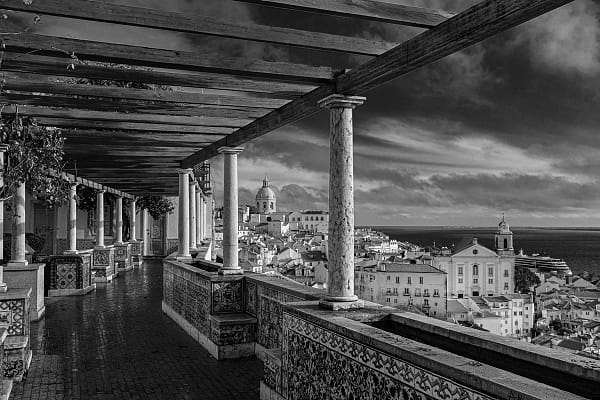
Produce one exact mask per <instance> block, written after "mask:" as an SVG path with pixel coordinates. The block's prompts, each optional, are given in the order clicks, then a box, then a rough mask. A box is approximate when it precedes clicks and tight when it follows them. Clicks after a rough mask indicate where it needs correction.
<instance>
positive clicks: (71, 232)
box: [65, 182, 77, 254]
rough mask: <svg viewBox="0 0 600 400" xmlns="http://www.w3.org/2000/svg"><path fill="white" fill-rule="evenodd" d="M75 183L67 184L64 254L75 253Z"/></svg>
mask: <svg viewBox="0 0 600 400" xmlns="http://www.w3.org/2000/svg"><path fill="white" fill-rule="evenodd" d="M76 199H77V183H76V182H71V185H70V186H69V220H68V221H67V222H68V223H67V229H68V231H67V237H68V242H69V248H68V249H67V250H66V251H65V254H76V253H77V200H76Z"/></svg>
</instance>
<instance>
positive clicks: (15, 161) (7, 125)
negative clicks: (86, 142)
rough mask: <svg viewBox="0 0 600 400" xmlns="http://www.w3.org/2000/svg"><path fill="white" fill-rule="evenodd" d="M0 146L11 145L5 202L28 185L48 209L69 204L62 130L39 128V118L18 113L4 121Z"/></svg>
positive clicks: (3, 194) (0, 192)
mask: <svg viewBox="0 0 600 400" xmlns="http://www.w3.org/2000/svg"><path fill="white" fill-rule="evenodd" d="M0 143H1V144H4V145H7V146H8V150H7V152H6V156H7V157H6V161H7V162H6V164H5V168H4V171H3V172H4V186H3V187H2V188H0V199H1V200H9V199H11V198H12V196H13V194H14V191H15V188H16V187H17V186H18V185H19V184H20V183H26V184H27V187H28V188H29V189H30V190H31V192H32V193H33V196H34V197H35V198H37V199H39V200H41V201H42V202H44V203H45V205H46V206H48V207H54V206H56V205H61V204H64V203H65V202H66V201H67V197H68V193H69V183H68V182H67V181H66V180H65V179H63V178H62V172H63V168H64V162H63V158H64V138H63V137H62V135H61V131H60V129H57V128H48V127H41V126H38V125H37V123H36V121H35V119H33V118H30V117H20V116H19V115H18V113H17V114H15V116H12V117H2V118H1V119H0ZM9 206H10V203H9Z"/></svg>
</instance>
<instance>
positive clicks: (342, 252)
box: [319, 94, 365, 309]
mask: <svg viewBox="0 0 600 400" xmlns="http://www.w3.org/2000/svg"><path fill="white" fill-rule="evenodd" d="M364 100H365V98H364V97H358V96H343V95H339V94H334V95H331V96H328V97H326V98H324V99H323V100H321V101H320V102H319V105H320V106H321V107H325V108H328V109H329V110H330V111H329V112H330V127H329V130H330V132H329V134H330V148H329V154H330V156H329V251H328V264H327V265H328V282H327V296H326V297H325V298H324V299H323V300H322V301H321V304H322V305H323V306H324V307H327V308H331V309H340V308H354V307H360V306H361V305H362V304H361V302H358V301H357V300H358V297H357V296H356V295H355V294H354V160H353V158H354V156H353V142H352V109H353V108H354V107H356V106H357V105H361V104H362V103H363V102H364Z"/></svg>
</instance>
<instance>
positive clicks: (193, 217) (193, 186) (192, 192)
mask: <svg viewBox="0 0 600 400" xmlns="http://www.w3.org/2000/svg"><path fill="white" fill-rule="evenodd" d="M190 249H194V250H195V249H196V181H195V180H194V179H192V180H191V181H190Z"/></svg>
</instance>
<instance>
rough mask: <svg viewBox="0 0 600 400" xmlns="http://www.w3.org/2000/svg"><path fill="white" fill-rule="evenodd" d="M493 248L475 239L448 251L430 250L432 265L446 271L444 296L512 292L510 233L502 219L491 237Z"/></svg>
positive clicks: (513, 258)
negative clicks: (446, 292) (493, 242)
mask: <svg viewBox="0 0 600 400" xmlns="http://www.w3.org/2000/svg"><path fill="white" fill-rule="evenodd" d="M495 243H496V250H495V251H493V250H491V249H488V248H487V247H485V246H483V245H481V244H479V243H478V242H477V238H473V239H472V240H471V241H470V243H468V244H467V245H465V246H462V247H459V248H458V249H457V250H455V251H453V252H451V253H434V254H433V265H434V266H435V267H436V268H439V269H441V270H443V271H445V272H447V273H448V297H449V298H463V297H466V296H498V295H503V294H509V293H513V292H514V269H515V255H514V250H513V249H512V232H511V231H510V228H509V226H508V223H507V222H506V220H505V219H504V218H502V221H501V222H500V224H499V225H498V231H497V233H496V237H495Z"/></svg>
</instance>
